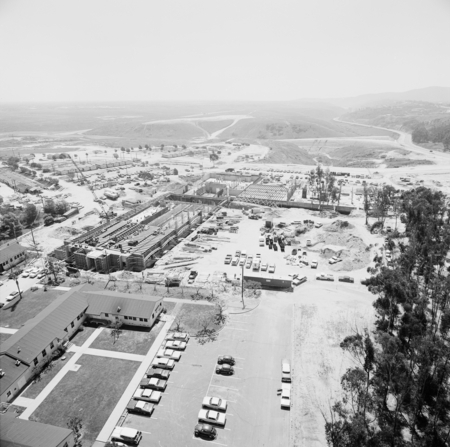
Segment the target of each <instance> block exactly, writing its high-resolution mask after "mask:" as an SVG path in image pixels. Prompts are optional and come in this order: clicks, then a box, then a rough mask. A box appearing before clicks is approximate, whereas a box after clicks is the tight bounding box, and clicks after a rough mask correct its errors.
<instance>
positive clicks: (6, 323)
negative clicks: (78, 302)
mask: <svg viewBox="0 0 450 447" xmlns="http://www.w3.org/2000/svg"><path fill="white" fill-rule="evenodd" d="M65 293H66V292H65V291H64V290H53V289H48V290H47V292H44V290H43V289H38V290H36V291H35V292H32V291H31V290H27V291H26V292H24V293H22V299H21V300H20V301H18V302H17V304H16V305H14V306H12V307H10V308H9V309H6V310H5V309H1V310H0V322H1V323H0V324H1V325H2V327H10V328H14V329H19V328H20V327H21V326H22V325H23V324H25V323H26V322H27V321H28V320H29V319H30V318H33V317H35V316H36V315H37V314H38V313H39V312H41V310H43V309H45V308H46V307H47V306H48V305H49V304H50V303H51V302H53V301H54V300H55V299H56V298H58V297H59V296H62V295H64V294H65Z"/></svg>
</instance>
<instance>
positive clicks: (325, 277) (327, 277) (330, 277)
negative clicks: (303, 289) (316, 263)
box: [316, 273, 334, 281]
mask: <svg viewBox="0 0 450 447" xmlns="http://www.w3.org/2000/svg"><path fill="white" fill-rule="evenodd" d="M316 278H317V279H318V280H320V281H334V276H333V275H332V274H331V273H328V274H327V275H325V273H320V274H319V275H317V277H316Z"/></svg>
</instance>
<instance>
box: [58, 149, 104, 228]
mask: <svg viewBox="0 0 450 447" xmlns="http://www.w3.org/2000/svg"><path fill="white" fill-rule="evenodd" d="M67 156H68V157H69V159H70V160H71V161H72V163H73V164H74V166H75V168H76V169H77V171H78V172H79V174H80V175H81V177H82V179H83V180H84V182H85V183H86V184H87V186H88V188H89V189H90V190H91V192H92V195H93V196H94V198H95V202H97V203H98V204H99V205H100V208H101V209H102V211H103V214H104V216H105V218H106V220H107V221H108V222H109V213H108V212H107V211H106V210H105V208H104V207H103V202H102V201H101V200H100V199H99V198H98V197H97V194H95V191H94V189H93V188H92V187H91V185H90V184H89V182H88V180H87V178H86V177H85V176H84V174H83V171H82V170H81V169H80V168H79V167H78V165H77V164H76V163H75V160H74V159H73V158H72V157H71V156H70V155H68V154H67Z"/></svg>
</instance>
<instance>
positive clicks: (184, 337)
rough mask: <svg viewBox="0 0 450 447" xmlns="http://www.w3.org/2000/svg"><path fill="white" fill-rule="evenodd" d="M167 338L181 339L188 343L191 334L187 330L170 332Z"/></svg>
mask: <svg viewBox="0 0 450 447" xmlns="http://www.w3.org/2000/svg"><path fill="white" fill-rule="evenodd" d="M166 340H180V341H184V342H186V343H187V342H188V341H189V334H188V333H187V332H169V333H168V334H167V337H166Z"/></svg>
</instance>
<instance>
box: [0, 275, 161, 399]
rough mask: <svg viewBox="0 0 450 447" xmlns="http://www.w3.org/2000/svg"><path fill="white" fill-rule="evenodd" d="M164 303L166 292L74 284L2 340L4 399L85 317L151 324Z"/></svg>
mask: <svg viewBox="0 0 450 447" xmlns="http://www.w3.org/2000/svg"><path fill="white" fill-rule="evenodd" d="M162 309H163V305H162V298H161V297H157V296H150V295H140V294H128V293H120V292H112V291H109V290H104V289H98V288H96V287H95V286H92V285H89V284H83V285H81V286H77V287H74V288H72V289H71V290H70V291H68V292H67V293H66V294H64V295H63V296H61V297H60V298H58V299H56V300H55V301H54V302H53V303H51V304H50V305H49V306H47V307H46V308H45V309H44V310H43V311H42V312H40V313H39V314H38V315H36V316H35V317H34V318H32V319H31V320H29V321H27V322H26V323H25V325H24V326H22V327H21V328H20V329H19V330H18V331H17V332H16V333H15V334H13V335H12V336H11V337H9V338H8V339H7V340H6V341H5V342H4V343H2V344H1V345H0V399H1V402H10V401H11V400H13V399H14V398H15V397H16V396H17V395H18V394H19V393H20V391H21V390H22V389H23V388H24V387H25V386H26V385H27V384H28V383H29V382H30V381H31V379H32V378H33V377H34V375H35V374H36V371H37V370H38V369H39V368H40V367H42V366H43V365H45V364H46V363H48V361H49V360H50V359H51V357H52V354H53V353H54V352H55V351H56V350H57V349H59V348H60V347H61V346H63V345H64V344H65V343H66V342H67V341H69V340H70V339H71V338H72V337H73V336H74V335H75V333H76V332H77V330H78V329H79V327H80V326H81V324H82V323H83V322H84V321H85V320H86V319H91V320H96V321H98V320H101V321H103V322H105V323H106V324H110V323H115V322H120V323H122V324H124V325H129V326H139V327H148V328H150V327H152V326H153V324H154V323H155V320H156V319H157V318H158V316H159V314H160V313H161V312H162Z"/></svg>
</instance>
